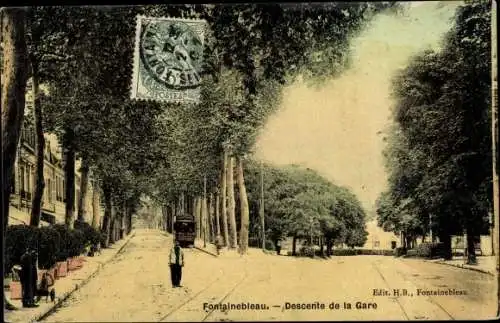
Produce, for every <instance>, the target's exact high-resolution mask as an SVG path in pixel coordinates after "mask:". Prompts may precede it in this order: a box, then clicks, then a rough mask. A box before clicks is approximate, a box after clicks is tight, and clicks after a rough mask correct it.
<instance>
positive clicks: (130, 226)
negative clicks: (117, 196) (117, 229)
mask: <svg viewBox="0 0 500 323" xmlns="http://www.w3.org/2000/svg"><path fill="white" fill-rule="evenodd" d="M132 213H133V212H132V208H131V207H129V208H128V213H127V221H128V230H127V235H128V234H130V232H132Z"/></svg>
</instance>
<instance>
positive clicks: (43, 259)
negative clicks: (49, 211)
mask: <svg viewBox="0 0 500 323" xmlns="http://www.w3.org/2000/svg"><path fill="white" fill-rule="evenodd" d="M38 232H39V240H38V241H39V249H38V266H39V267H40V269H50V268H52V266H54V265H55V264H56V262H57V254H58V252H59V248H60V246H61V238H60V236H59V233H58V232H57V230H55V229H54V228H51V227H42V228H39V229H38Z"/></svg>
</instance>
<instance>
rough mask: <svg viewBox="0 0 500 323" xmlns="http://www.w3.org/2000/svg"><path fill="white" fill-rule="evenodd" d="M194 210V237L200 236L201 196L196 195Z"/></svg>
mask: <svg viewBox="0 0 500 323" xmlns="http://www.w3.org/2000/svg"><path fill="white" fill-rule="evenodd" d="M195 201H196V202H195V203H196V211H195V221H196V237H197V238H198V239H200V238H201V227H202V225H201V198H200V197H199V196H198V197H196V198H195Z"/></svg>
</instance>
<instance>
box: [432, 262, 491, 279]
mask: <svg viewBox="0 0 500 323" xmlns="http://www.w3.org/2000/svg"><path fill="white" fill-rule="evenodd" d="M427 262H432V263H435V264H440V265H446V266H451V267H455V268H461V269H467V270H472V271H477V272H480V273H483V274H488V275H491V276H495V273H494V272H491V271H488V270H484V269H480V268H474V267H469V266H467V265H464V264H450V263H447V262H444V261H427Z"/></svg>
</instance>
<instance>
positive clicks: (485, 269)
mask: <svg viewBox="0 0 500 323" xmlns="http://www.w3.org/2000/svg"><path fill="white" fill-rule="evenodd" d="M426 261H429V262H434V263H437V264H443V265H448V266H454V267H458V268H463V269H469V270H474V271H478V272H482V273H485V274H490V275H493V276H495V275H496V264H497V258H496V257H495V256H478V257H477V265H467V264H465V261H464V258H463V257H460V256H458V257H453V259H452V260H444V259H433V260H426Z"/></svg>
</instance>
